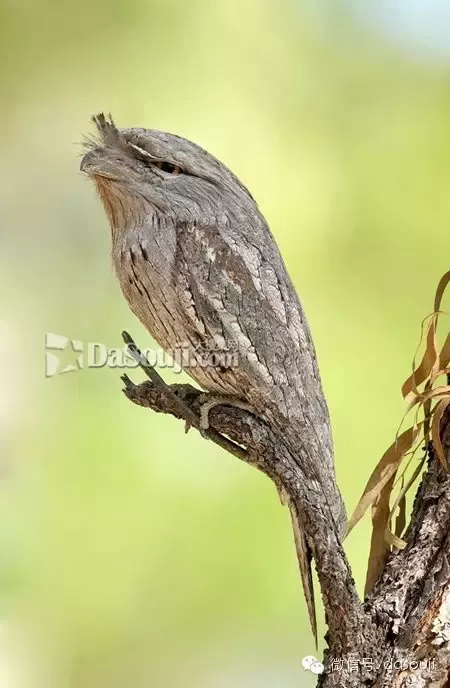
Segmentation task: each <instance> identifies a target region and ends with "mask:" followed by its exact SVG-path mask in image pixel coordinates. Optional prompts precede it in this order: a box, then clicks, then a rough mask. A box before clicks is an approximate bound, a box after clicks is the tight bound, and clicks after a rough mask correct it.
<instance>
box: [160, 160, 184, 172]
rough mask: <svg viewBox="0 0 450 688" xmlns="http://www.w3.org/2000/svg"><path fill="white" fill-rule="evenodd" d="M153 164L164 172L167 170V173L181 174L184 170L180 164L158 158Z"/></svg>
mask: <svg viewBox="0 0 450 688" xmlns="http://www.w3.org/2000/svg"><path fill="white" fill-rule="evenodd" d="M153 164H154V165H155V166H156V167H158V168H159V169H160V170H162V171H163V172H167V174H180V173H181V172H182V171H183V170H182V169H181V167H179V166H178V165H174V164H173V163H171V162H166V161H165V160H157V161H156V162H154V163H153Z"/></svg>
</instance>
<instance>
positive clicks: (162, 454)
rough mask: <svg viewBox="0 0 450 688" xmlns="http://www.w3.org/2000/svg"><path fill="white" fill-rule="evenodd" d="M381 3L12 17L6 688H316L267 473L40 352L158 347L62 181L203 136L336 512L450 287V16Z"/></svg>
mask: <svg viewBox="0 0 450 688" xmlns="http://www.w3.org/2000/svg"><path fill="white" fill-rule="evenodd" d="M372 5H374V6H372ZM396 5H397V3H389V2H379V3H371V4H370V3H368V2H361V3H356V2H350V1H348V2H345V1H344V0H340V1H338V0H335V1H334V2H331V0H330V1H329V2H326V1H325V0H317V2H313V0H310V2H306V0H305V1H303V2H301V1H300V0H298V1H297V2H294V1H293V0H292V1H291V2H288V1H287V0H279V1H276V0H241V1H240V2H237V1H235V0H229V1H228V2H224V1H220V0H208V1H207V2H206V1H201V0H191V1H190V2H188V3H182V2H176V1H175V0H164V1H162V0H128V2H127V1H126V0H109V1H108V2H107V1H106V0H98V1H94V2H92V0H91V1H89V2H88V0H77V2H71V1H69V0H60V1H59V2H56V0H1V2H0V35H1V42H0V53H1V56H2V60H1V61H0V73H1V87H2V107H1V114H0V117H1V120H2V121H1V127H0V138H1V153H2V154H1V159H0V174H1V183H0V203H1V215H0V223H1V234H0V288H1V293H2V295H3V297H2V300H1V304H2V310H1V314H0V317H1V319H0V351H1V354H2V355H1V358H0V360H1V367H2V371H1V391H0V433H1V439H0V459H1V464H0V470H1V475H2V483H1V511H0V524H1V525H0V541H1V551H0V590H1V603H2V606H1V610H2V618H3V621H2V622H1V624H0V685H1V687H2V688H19V687H20V688H41V687H42V688H94V687H95V688H103V687H105V688H106V687H108V688H119V686H120V687H121V686H124V685H126V686H130V687H131V686H132V687H133V688H144V687H145V688H147V687H148V686H164V687H167V688H181V687H182V688H185V687H186V686H189V687H190V686H193V687H195V688H197V687H198V688H225V687H228V686H233V688H239V687H240V686H242V687H244V686H245V688H251V687H252V686H255V687H256V686H258V688H265V687H267V688H269V687H270V688H291V687H292V688H293V687H294V686H308V685H313V684H314V683H315V680H314V677H313V676H312V675H311V674H309V675H308V674H306V673H305V672H304V671H303V669H302V667H301V658H302V657H303V656H304V655H308V654H314V652H315V650H314V646H313V641H312V638H311V634H310V631H309V629H308V624H307V619H306V613H305V606H304V602H303V598H302V593H301V589H300V585H299V581H298V574H297V564H296V561H295V556H294V550H293V544H292V537H291V532H290V524H289V518H288V514H287V512H286V510H284V509H283V508H282V507H281V506H280V504H279V501H278V498H277V496H276V494H275V490H274V489H273V487H272V486H271V485H270V483H269V481H268V480H267V479H265V477H264V476H263V475H261V474H259V473H257V472H256V471H254V470H252V469H251V468H249V467H248V466H246V465H242V464H240V463H239V462H238V461H237V460H236V459H234V458H232V457H230V456H228V455H226V454H225V453H223V452H221V451H220V450H219V449H217V448H215V447H214V446H211V445H210V444H208V443H207V442H205V441H203V440H202V439H201V438H200V437H199V436H198V434H196V433H195V432H191V433H189V435H187V436H185V435H184V432H183V427H182V424H181V423H179V422H177V421H175V420H173V419H170V418H167V417H162V416H157V415H155V414H152V413H151V412H149V411H147V410H145V409H139V408H137V407H134V406H132V405H131V404H129V403H128V402H127V401H126V399H125V398H124V397H123V395H122V394H121V391H120V389H121V383H120V379H119V374H120V371H117V370H110V369H101V370H83V371H81V372H77V373H71V374H68V375H58V376H56V377H53V378H50V379H45V377H44V337H45V333H47V332H53V333H59V334H64V335H66V336H67V337H69V338H75V339H79V340H82V341H84V342H88V341H94V342H95V341H98V342H103V343H104V344H106V345H108V346H110V347H113V346H121V345H122V342H121V338H120V332H121V330H122V329H124V328H126V329H128V330H129V331H130V332H131V333H132V334H133V335H134V336H135V338H136V339H137V341H138V342H139V343H140V344H141V346H150V345H151V344H152V342H151V341H150V340H149V337H148V335H147V334H146V333H145V332H144V330H143V328H142V327H141V326H140V325H139V323H138V322H137V321H136V319H135V318H134V317H133V315H132V314H131V313H130V312H129V310H128V308H127V306H126V304H125V302H124V300H123V299H122V297H121V295H120V293H119V288H118V285H117V284H116V281H115V278H114V275H113V272H112V269H111V264H110V258H109V228H108V226H107V222H106V219H105V217H104V214H103V210H102V208H101V205H100V202H99V201H98V199H97V198H96V197H95V193H94V189H93V188H92V186H91V185H90V183H89V182H88V181H87V180H86V179H84V177H83V176H82V175H81V173H79V171H78V168H79V157H77V156H79V155H80V153H81V148H80V147H79V146H78V145H77V142H79V141H80V140H81V136H82V133H88V132H89V131H90V130H92V127H91V126H90V123H89V117H90V115H91V114H92V113H95V112H97V111H100V110H105V111H107V112H108V111H111V112H112V113H113V115H114V117H115V119H116V121H117V124H118V125H119V126H126V127H129V126H148V127H152V128H160V129H165V130H168V131H173V132H176V133H179V134H182V135H184V136H186V137H188V138H191V139H193V140H195V141H197V142H198V143H200V144H201V145H202V146H204V147H205V148H207V149H208V150H210V151H211V152H212V153H214V154H215V155H216V156H218V157H219V158H221V159H222V160H223V161H224V162H226V163H227V164H228V165H229V166H230V167H231V168H232V169H233V170H234V171H235V172H236V173H237V174H238V175H239V176H240V177H241V178H242V180H243V181H244V182H245V183H246V184H247V185H248V186H249V187H250V189H251V191H252V193H253V195H254V196H255V197H256V198H257V199H258V201H259V203H260V206H261V208H262V210H263V212H264V214H265V215H266V217H267V219H268V220H269V223H270V225H271V227H272V230H273V232H274V234H275V236H276V238H277V240H278V242H279V244H280V246H281V249H282V253H283V255H284V257H285V259H286V262H287V264H288V268H289V271H290V273H291V275H292V277H293V279H294V282H295V284H296V286H297V288H298V291H299V293H300V295H301V298H302V300H303V303H304V305H305V308H306V311H307V313H308V316H309V320H310V324H311V327H312V331H313V335H314V339H315V342H316V346H317V350H318V356H319V362H320V367H321V371H322V376H323V380H324V385H325V390H326V395H327V398H328V401H329V405H330V410H331V414H332V420H333V428H334V436H335V444H336V465H337V474H338V479H339V483H340V486H341V488H342V491H343V494H344V498H345V500H346V503H347V508H348V510H349V511H350V510H351V509H352V508H353V507H354V505H355V503H356V501H357V498H358V496H359V494H360V492H361V490H362V488H363V485H364V483H365V480H366V479H367V477H368V475H369V473H370V471H371V469H372V467H373V466H374V464H375V462H376V461H377V460H378V458H379V457H380V455H381V454H382V453H383V451H384V450H385V448H386V447H387V446H388V445H389V444H390V443H391V441H392V439H393V436H394V434H395V431H396V429H397V427H398V424H399V421H400V419H401V416H402V413H403V405H402V401H401V396H400V392H399V388H400V385H401V383H402V381H403V379H404V378H405V377H406V376H407V375H408V373H409V371H410V365H411V359H412V355H413V353H414V349H415V347H416V345H417V341H418V336H419V326H420V321H421V319H422V318H423V317H424V316H425V315H426V314H427V313H429V312H430V310H431V305H432V296H433V293H434V289H435V286H436V284H437V281H438V279H439V277H440V276H441V274H442V273H443V272H444V271H445V270H446V269H448V268H449V248H450V240H449V218H450V193H449V188H450V165H449V159H450V49H449V46H450V21H447V23H446V22H445V17H444V15H445V16H446V17H447V19H448V18H449V17H448V12H447V14H446V11H447V10H446V8H445V7H444V4H443V3H439V2H428V3H427V2H423V3H420V2H418V0H414V2H413V1H411V2H410V3H404V7H403V9H401V10H400V9H399V8H398V7H397V8H395V7H394V6H396ZM427 7H428V9H427ZM408 8H409V9H408ZM408 12H410V13H409V14H408ZM69 359H70V356H68V358H67V362H71V361H69ZM165 374H166V373H165ZM132 376H133V377H134V379H135V380H139V379H142V375H141V374H139V373H136V372H134V373H132ZM174 377H175V376H174V375H172V376H170V375H168V379H170V380H172V379H174ZM368 537H369V523H368V522H367V519H366V520H365V522H364V524H363V525H361V526H359V527H358V528H357V529H356V531H355V532H354V533H353V534H352V536H351V537H350V538H349V541H348V543H347V551H348V554H349V556H350V558H351V562H352V565H353V566H354V571H355V576H356V578H357V581H358V585H359V588H360V589H361V588H362V585H363V580H364V570H365V561H366V556H367V549H368ZM323 630H324V626H323V622H322V620H321V631H322V632H323Z"/></svg>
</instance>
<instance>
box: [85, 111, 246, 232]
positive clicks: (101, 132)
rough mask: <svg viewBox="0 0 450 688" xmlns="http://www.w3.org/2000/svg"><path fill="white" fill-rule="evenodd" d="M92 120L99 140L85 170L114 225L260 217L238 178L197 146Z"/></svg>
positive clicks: (106, 119)
mask: <svg viewBox="0 0 450 688" xmlns="http://www.w3.org/2000/svg"><path fill="white" fill-rule="evenodd" d="M93 121H94V123H95V125H96V128H97V136H96V137H94V138H92V139H88V140H87V141H86V147H87V148H88V151H87V152H86V154H85V155H84V157H83V159H82V162H81V171H82V172H85V173H86V174H88V175H89V176H90V177H91V178H92V179H93V180H94V181H95V183H96V185H97V188H98V191H99V193H100V196H101V198H102V200H103V203H104V205H105V208H106V211H107V214H108V216H109V220H110V222H111V224H116V225H120V224H122V225H124V224H125V225H126V224H128V222H129V221H130V219H131V218H133V220H134V221H136V219H138V218H137V217H136V216H137V215H139V214H142V213H144V214H147V215H148V214H149V213H152V214H157V215H159V216H161V215H163V216H165V217H166V218H167V219H169V218H170V219H171V220H172V221H174V222H175V223H176V222H177V221H181V222H194V223H199V224H201V223H210V222H211V221H213V222H214V221H217V219H218V218H219V219H220V218H222V217H224V218H225V219H228V220H233V218H236V217H238V218H239V217H240V216H242V213H244V214H245V216H246V218H247V219H248V218H249V216H253V217H254V216H255V215H258V214H259V213H258V210H257V206H256V203H255V202H254V200H253V198H252V197H251V195H250V193H249V192H248V190H247V189H246V188H245V187H244V186H243V184H242V183H241V182H240V181H239V179H238V178H237V177H236V176H235V175H234V174H233V173H232V172H231V171H230V170H229V169H228V168H227V167H226V166H225V165H223V164H222V163H221V162H220V161H219V160H217V159H216V158H215V157H213V156H212V155H210V154H209V153H208V152H207V151H205V150H204V149H203V148H201V147H200V146H198V145H197V144H195V143H192V142H191V141H188V140H187V139H184V138H182V137H180V136H176V135H174V134H168V133H165V132H162V131H157V130H153V129H139V128H134V129H118V128H117V127H116V126H115V124H114V122H113V120H112V118H111V116H109V117H105V115H103V114H99V115H96V116H95V117H93Z"/></svg>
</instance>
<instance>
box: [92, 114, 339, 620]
mask: <svg viewBox="0 0 450 688" xmlns="http://www.w3.org/2000/svg"><path fill="white" fill-rule="evenodd" d="M94 122H95V124H96V127H97V131H98V138H97V139H94V140H91V141H89V143H88V148H89V150H88V152H87V153H86V154H85V156H84V158H83V160H82V163H81V169H82V171H84V172H86V173H87V174H88V175H89V176H90V177H91V178H92V179H93V180H94V181H95V184H96V186H97V189H98V192H99V194H100V197H101V199H102V201H103V204H104V207H105V210H106V214H107V216H108V220H109V224H110V226H111V235H112V257H113V263H114V267H115V271H116V273H117V276H118V278H119V282H120V285H121V288H122V291H123V293H124V295H125V297H126V299H127V301H128V303H129V305H130V308H131V309H132V311H133V312H134V313H135V314H136V315H137V317H138V318H139V319H140V320H141V322H142V323H143V324H144V325H145V327H146V328H147V329H148V331H149V332H150V334H151V335H152V337H153V338H154V339H155V340H156V341H157V342H158V343H159V344H160V346H161V347H163V348H164V349H166V350H170V351H174V350H176V349H177V347H186V344H188V346H189V347H190V348H191V352H192V358H193V360H195V358H196V356H204V352H205V351H218V350H223V351H232V352H236V357H232V360H233V361H234V362H235V364H234V365H230V366H228V367H227V365H209V366H208V365H207V366H205V365H204V364H203V361H202V365H198V366H195V365H194V366H191V367H189V368H188V369H187V372H188V373H189V374H190V375H191V376H192V377H193V378H194V379H195V380H196V381H197V382H198V384H199V385H200V386H201V387H202V388H203V389H204V390H206V391H208V392H212V393H214V394H216V395H219V397H220V396H225V397H227V398H228V399H229V398H235V399H236V400H240V402H242V401H244V402H247V403H248V404H249V406H250V407H251V408H252V409H253V410H254V413H255V414H256V415H258V416H259V417H260V418H262V419H263V420H265V421H266V422H267V423H269V424H270V425H271V427H272V428H274V429H275V430H276V432H277V434H278V435H279V437H280V441H283V442H284V443H285V444H287V445H288V447H289V450H290V451H291V452H292V454H293V455H294V456H295V458H296V461H297V463H298V464H299V465H300V467H301V468H302V471H303V473H304V475H305V478H307V479H308V480H309V483H310V485H311V486H312V487H311V489H317V490H323V491H324V493H326V494H327V502H328V507H329V516H330V519H331V520H334V522H335V524H336V531H337V532H338V533H339V534H340V535H342V533H343V530H344V529H345V522H346V519H345V511H344V507H343V504H342V500H341V497H340V495H339V493H338V491H337V488H336V484H335V479H334V463H333V446H332V438H331V430H330V421H329V415H328V410H327V406H326V403H325V400H324V396H323V393H322V388H321V382H320V377H319V371H318V366H317V361H316V355H315V351H314V346H313V342H312V339H311V335H310V331H309V328H308V324H307V321H306V318H305V315H304V312H303V309H302V307H301V305H300V301H299V298H298V296H297V293H296V291H295V289H294V287H293V284H292V282H291V280H290V278H289V275H288V273H287V270H286V267H285V265H284V262H283V259H282V258H281V255H280V252H279V250H278V247H277V245H276V243H275V240H274V238H273V236H272V234H271V232H270V229H269V227H268V225H267V222H266V221H265V219H264V217H263V216H262V214H261V212H260V211H259V209H258V206H257V204H256V202H255V201H254V199H253V197H252V196H251V194H250V192H249V191H248V190H247V189H246V187H245V186H244V185H243V184H242V183H241V182H240V180H239V179H238V178H237V177H236V176H235V175H234V174H233V173H232V172H231V171H230V170H229V169H228V168H227V167H226V166H225V165H223V164H222V163H221V162H220V161H219V160H217V159H216V158H214V157H213V156H212V155H210V154H209V153H208V152H207V151H205V150H203V149H202V148H200V146H198V145H196V144H195V143H192V142H191V141H188V140H186V139H184V138H181V137H180V136H175V135H173V134H168V133H164V132H161V131H155V130H151V129H138V128H134V129H117V128H116V126H115V124H114V123H113V121H112V119H111V118H106V117H105V116H104V115H98V116H97V117H94ZM224 360H225V361H226V360H227V359H226V358H225V359H224ZM324 488H325V489H324ZM296 539H297V551H298V554H299V559H300V564H301V568H302V576H303V581H304V585H305V587H306V597H307V602H308V606H309V611H310V615H313V614H314V612H313V609H312V605H313V602H312V599H311V579H310V572H309V568H308V570H306V571H305V568H307V560H308V557H307V555H306V554H305V552H306V550H307V541H306V540H305V539H304V538H303V536H302V534H301V533H297V538H296Z"/></svg>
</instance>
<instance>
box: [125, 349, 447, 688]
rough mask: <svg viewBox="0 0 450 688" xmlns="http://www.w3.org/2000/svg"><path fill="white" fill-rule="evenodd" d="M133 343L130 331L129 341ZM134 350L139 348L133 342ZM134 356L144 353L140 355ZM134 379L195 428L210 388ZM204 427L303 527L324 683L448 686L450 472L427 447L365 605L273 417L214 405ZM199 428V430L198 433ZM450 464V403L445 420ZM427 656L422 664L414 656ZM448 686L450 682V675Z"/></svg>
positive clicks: (155, 406)
mask: <svg viewBox="0 0 450 688" xmlns="http://www.w3.org/2000/svg"><path fill="white" fill-rule="evenodd" d="M130 342H131V343H132V344H134V343H133V342H132V340H131V338H129V340H128V343H129V344H130ZM135 350H136V351H137V352H139V350H138V349H137V347H136V349H135ZM136 360H138V359H136ZM139 363H140V365H141V367H142V368H143V369H144V370H145V372H146V374H147V375H148V376H149V377H151V378H152V379H151V380H149V381H146V382H143V383H142V384H139V385H135V384H134V383H133V382H132V381H131V380H130V379H129V378H128V377H127V376H124V377H123V378H122V379H123V381H124V383H125V388H124V393H125V395H126V396H127V398H128V399H129V400H130V401H132V402H133V403H135V404H137V405H139V406H143V407H146V408H151V409H152V410H153V411H156V412H158V413H165V414H170V415H173V416H175V417H176V418H180V419H183V420H184V421H185V422H186V421H187V423H188V427H189V426H190V425H194V426H195V427H197V428H199V427H200V423H199V418H200V413H201V407H202V404H204V403H205V400H207V399H208V397H209V395H207V394H205V393H203V392H202V391H200V390H198V389H195V388H194V387H192V386H191V385H170V386H169V385H166V383H164V381H163V380H162V378H160V376H159V375H158V378H159V382H158V381H157V383H156V384H155V380H154V379H153V374H152V375H150V371H149V366H148V364H147V363H146V362H144V363H143V362H142V360H140V361H139ZM209 423H210V427H209V429H208V430H207V431H206V436H207V438H208V439H210V440H211V441H213V442H215V443H216V444H218V445H219V446H221V447H222V448H224V449H226V450H227V451H230V452H231V453H233V454H234V455H236V456H238V457H239V458H240V459H241V460H243V461H245V462H246V463H249V464H250V465H252V466H254V467H256V468H258V469H259V470H261V471H262V472H263V473H265V474H266V475H267V476H268V477H269V478H270V479H271V480H272V481H273V482H274V483H275V485H276V486H277V488H278V490H279V491H280V492H281V493H282V494H285V495H287V498H288V501H289V503H290V504H291V505H293V507H294V509H292V508H291V512H292V511H293V513H294V514H295V515H296V517H297V518H298V522H299V526H300V527H301V528H302V530H303V531H304V532H305V533H306V536H307V540H308V543H309V545H310V547H311V550H312V555H313V558H314V561H315V564H316V568H317V573H318V578H319V583H320V588H321V593H322V599H323V604H324V608H325V617H326V622H327V625H328V633H327V637H326V639H327V642H328V650H327V651H326V657H325V660H324V661H325V671H324V673H323V674H322V675H321V676H320V678H319V685H321V686H322V687H326V688H344V687H348V688H356V687H357V686H358V687H359V686H378V687H380V688H381V687H385V686H386V687H387V686H397V687H403V686H410V685H414V686H416V687H417V688H420V687H422V686H423V687H425V686H430V687H432V688H438V687H443V686H445V685H447V684H446V682H447V679H448V665H449V662H450V647H449V639H450V573H449V571H450V567H449V557H450V478H449V476H448V474H447V472H445V471H444V470H443V468H442V466H441V465H440V464H439V462H438V461H437V459H436V457H435V455H434V451H433V448H432V447H431V446H430V447H429V448H428V451H429V462H428V469H427V471H426V472H425V474H424V476H423V480H422V484H421V486H420V488H419V490H418V493H417V496H416V500H415V504H414V508H413V514H412V518H411V524H410V526H409V529H408V531H407V533H406V536H405V537H406V540H407V547H406V548H405V549H404V550H402V551H397V552H395V553H393V554H392V555H391V556H390V557H389V559H388V561H387V563H386V566H385V568H384V571H383V572H382V575H381V576H380V578H379V580H378V582H377V583H376V585H375V588H374V590H373V592H372V594H371V595H370V596H369V598H368V599H367V600H366V602H365V603H364V605H363V604H361V602H360V600H359V598H358V595H357V593H356V587H355V583H354V581H353V578H352V574H351V569H350V566H349V563H348V561H347V558H346V556H345V553H344V550H343V548H342V546H341V543H340V542H339V539H338V537H337V535H336V530H335V528H334V527H333V524H332V523H330V520H329V519H327V518H326V516H325V512H324V509H323V501H324V498H325V499H326V495H325V496H324V494H323V487H320V486H319V485H318V484H317V483H314V480H311V478H310V477H309V479H308V480H305V476H304V475H303V474H302V472H301V469H300V468H299V466H298V463H297V462H296V461H295V460H294V458H293V456H292V455H291V454H290V453H289V450H288V449H287V447H286V446H285V445H284V444H282V443H280V441H279V439H278V438H277V435H276V434H275V433H274V432H273V431H272V429H271V428H270V427H269V425H268V424H266V423H265V422H264V421H262V420H261V419H260V418H257V417H256V416H254V415H252V414H251V413H249V412H248V411H246V410H243V409H241V408H236V407H234V406H227V405H221V406H215V407H214V408H212V410H211V411H210V413H209ZM202 434H203V433H202ZM441 435H442V442H443V446H444V453H445V456H446V458H447V461H448V463H449V464H450V409H447V412H446V413H445V414H444V416H443V418H442V421H441ZM418 662H421V664H420V666H419V665H417V666H416V664H417V663H418ZM449 685H450V684H449Z"/></svg>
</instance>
